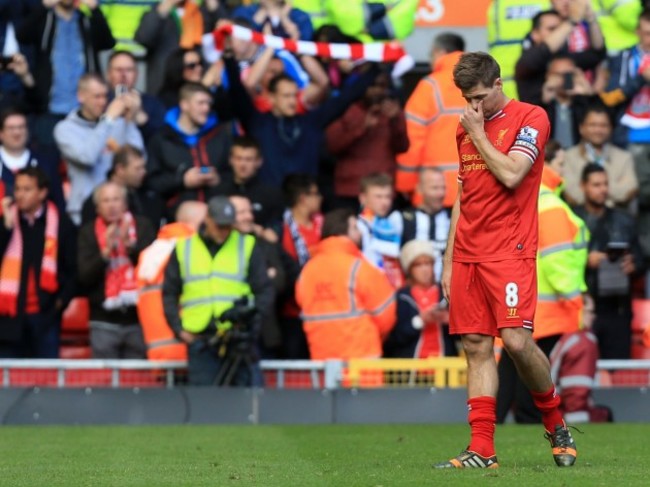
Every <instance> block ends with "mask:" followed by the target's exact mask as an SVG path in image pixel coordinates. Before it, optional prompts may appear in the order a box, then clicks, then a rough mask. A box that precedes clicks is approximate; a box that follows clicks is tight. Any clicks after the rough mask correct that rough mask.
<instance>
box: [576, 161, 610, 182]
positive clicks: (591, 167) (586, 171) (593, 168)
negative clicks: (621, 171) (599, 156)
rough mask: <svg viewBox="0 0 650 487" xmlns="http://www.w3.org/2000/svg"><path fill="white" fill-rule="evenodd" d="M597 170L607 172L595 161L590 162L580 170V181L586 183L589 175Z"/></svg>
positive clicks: (597, 171)
mask: <svg viewBox="0 0 650 487" xmlns="http://www.w3.org/2000/svg"><path fill="white" fill-rule="evenodd" d="M599 172H604V173H605V174H607V171H605V168H604V167H603V166H601V165H600V164H596V163H595V162H590V163H589V164H587V165H586V166H585V167H584V169H583V170H582V174H581V175H580V181H581V182H583V183H586V182H587V181H589V176H591V175H592V174H595V173H599Z"/></svg>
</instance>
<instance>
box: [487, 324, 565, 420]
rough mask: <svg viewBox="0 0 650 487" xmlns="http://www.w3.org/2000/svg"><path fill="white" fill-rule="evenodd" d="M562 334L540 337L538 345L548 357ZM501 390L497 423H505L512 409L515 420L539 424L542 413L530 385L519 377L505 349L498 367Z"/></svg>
mask: <svg viewBox="0 0 650 487" xmlns="http://www.w3.org/2000/svg"><path fill="white" fill-rule="evenodd" d="M561 337H562V335H552V336H549V337H545V338H540V339H539V340H537V341H536V343H537V346H538V347H539V348H541V349H542V352H544V354H545V355H546V356H547V357H548V356H549V355H551V350H553V347H554V346H555V344H556V343H557V342H558V340H559V339H560V338H561ZM498 374H499V390H498V391H497V423H503V422H504V421H505V419H506V416H507V415H508V412H509V411H510V410H511V409H512V412H513V414H514V416H515V421H516V422H517V423H522V424H539V423H541V422H542V414H541V413H540V412H539V410H538V409H537V407H535V403H534V402H533V396H532V395H531V394H530V391H529V390H528V387H526V385H525V384H524V383H523V381H522V380H521V379H520V378H519V374H518V373H517V368H516V367H515V363H514V362H513V360H512V358H510V355H508V352H507V351H506V350H505V349H504V350H503V353H502V354H501V360H500V361H499V367H498Z"/></svg>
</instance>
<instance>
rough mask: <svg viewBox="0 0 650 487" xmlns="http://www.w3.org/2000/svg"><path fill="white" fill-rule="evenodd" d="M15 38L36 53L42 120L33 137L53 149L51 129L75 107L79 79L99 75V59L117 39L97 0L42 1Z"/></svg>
mask: <svg viewBox="0 0 650 487" xmlns="http://www.w3.org/2000/svg"><path fill="white" fill-rule="evenodd" d="M81 7H84V8H83V9H82V8H81ZM16 37H17V38H18V41H19V42H21V43H23V44H28V45H32V46H34V47H35V59H34V66H35V71H34V79H35V80H36V92H37V96H38V103H37V104H38V105H39V106H38V107H37V108H38V111H39V112H42V113H43V115H42V116H40V117H39V119H38V120H37V121H36V130H35V134H34V135H35V137H36V139H37V140H38V143H39V144H40V145H45V146H48V147H53V146H54V140H53V138H52V130H53V128H54V125H56V123H57V122H58V121H60V120H61V119H63V118H64V117H65V116H66V115H67V114H68V113H70V112H71V111H72V110H73V109H74V108H76V107H77V83H78V81H79V79H80V78H81V76H82V75H83V74H84V73H99V72H100V65H99V57H98V54H99V52H100V51H104V50H107V49H111V48H112V47H113V46H114V45H115V39H113V35H112V34H111V31H110V29H109V27H108V24H107V23H106V19H105V18H104V15H103V14H102V12H101V10H100V8H99V2H98V0H80V1H75V0H43V3H42V4H40V5H38V6H36V7H34V9H33V10H32V11H31V13H30V15H29V16H28V17H27V18H26V19H25V21H24V22H23V23H22V25H21V26H20V27H19V28H18V30H17V32H16Z"/></svg>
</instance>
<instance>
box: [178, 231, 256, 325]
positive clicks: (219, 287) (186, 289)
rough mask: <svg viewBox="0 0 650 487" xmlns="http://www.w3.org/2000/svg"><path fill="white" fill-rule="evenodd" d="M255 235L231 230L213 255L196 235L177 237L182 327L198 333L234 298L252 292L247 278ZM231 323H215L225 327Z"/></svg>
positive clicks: (231, 302) (229, 305) (228, 305)
mask: <svg viewBox="0 0 650 487" xmlns="http://www.w3.org/2000/svg"><path fill="white" fill-rule="evenodd" d="M254 245H255V238H254V237H252V236H250V235H242V234H240V233H239V232H237V231H236V230H233V231H232V232H231V233H230V235H229V236H228V239H227V240H226V241H225V242H224V243H223V245H222V246H221V248H220V249H219V251H218V252H217V253H216V255H215V256H214V258H212V256H211V255H210V251H209V250H208V248H207V247H206V246H205V244H204V243H203V240H201V238H200V237H199V236H198V235H194V236H192V237H190V238H188V239H184V240H179V241H178V243H177V244H176V256H177V258H178V264H179V268H180V274H181V278H182V280H183V292H182V293H181V298H180V304H181V323H182V325H183V329H184V330H187V331H189V332H192V333H201V332H202V331H204V330H205V329H206V328H207V327H208V326H209V325H210V323H211V322H212V321H213V320H214V321H215V322H216V321H217V320H218V318H219V317H220V316H221V314H222V313H223V312H224V311H226V310H228V309H230V308H232V304H233V301H235V300H236V299H239V298H241V297H242V296H248V295H250V294H251V288H250V286H249V285H248V283H247V282H246V276H247V275H248V264H249V262H250V258H251V253H252V252H253V247H254ZM231 325H232V324H231V323H218V328H220V329H222V328H223V329H227V328H229V327H230V326H231Z"/></svg>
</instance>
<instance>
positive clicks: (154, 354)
mask: <svg viewBox="0 0 650 487" xmlns="http://www.w3.org/2000/svg"><path fill="white" fill-rule="evenodd" d="M206 212H207V206H206V204H205V203H202V202H200V201H186V202H184V203H182V204H181V205H180V206H179V207H178V210H177V212H176V222H175V223H169V224H167V225H165V226H164V227H162V228H161V229H160V231H159V232H158V237H157V239H156V240H155V241H154V242H153V243H152V244H151V245H150V246H149V247H147V248H146V249H144V250H143V251H142V253H141V254H140V259H139V260H138V268H137V269H136V276H137V279H138V290H139V292H140V294H139V297H138V304H137V309H138V319H139V320H140V324H141V325H142V332H143V334H144V341H145V343H146V345H147V358H148V359H149V360H187V346H186V345H185V344H184V343H181V342H179V341H178V340H177V339H176V337H175V336H174V333H173V332H172V330H171V328H170V327H169V324H168V323H167V320H166V319H165V313H164V312H163V303H162V284H163V276H164V274H165V267H167V261H168V260H169V256H170V255H171V253H172V252H173V251H174V248H175V247H176V241H177V240H178V239H181V238H187V237H190V236H192V235H193V234H194V233H196V231H197V230H198V229H199V227H200V226H201V224H202V223H203V220H204V219H205V215H206Z"/></svg>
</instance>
